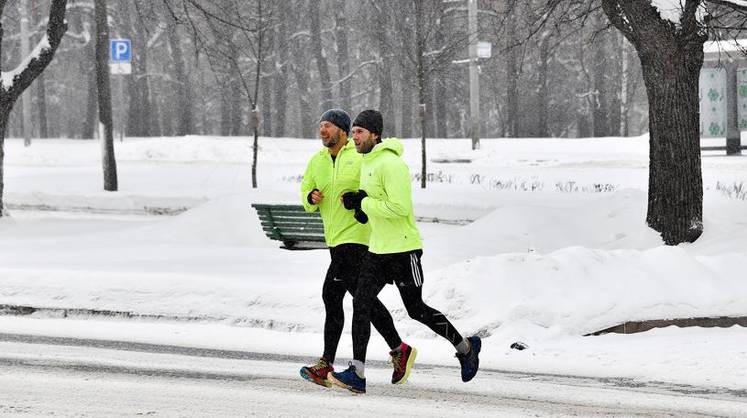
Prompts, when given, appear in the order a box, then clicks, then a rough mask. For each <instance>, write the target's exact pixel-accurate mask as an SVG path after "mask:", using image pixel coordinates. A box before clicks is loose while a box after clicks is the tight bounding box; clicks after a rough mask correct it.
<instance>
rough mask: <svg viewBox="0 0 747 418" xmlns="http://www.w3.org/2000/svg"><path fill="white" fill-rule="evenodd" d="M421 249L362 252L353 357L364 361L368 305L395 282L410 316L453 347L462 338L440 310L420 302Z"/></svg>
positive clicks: (354, 301) (370, 311) (367, 334)
mask: <svg viewBox="0 0 747 418" xmlns="http://www.w3.org/2000/svg"><path fill="white" fill-rule="evenodd" d="M422 255H423V251H422V250H415V251H408V252H404V253H395V254H373V253H370V252H368V253H366V256H365V260H364V262H363V266H362V267H361V275H360V278H359V279H358V290H357V291H356V292H355V298H353V358H354V359H356V360H360V361H366V349H367V348H368V340H369V339H370V337H371V320H372V318H373V317H372V308H373V307H374V306H375V302H376V301H378V298H377V296H378V294H379V292H381V290H382V289H383V288H384V286H385V285H386V284H391V283H393V284H395V285H396V286H397V289H398V290H399V294H400V296H401V297H402V302H403V303H404V305H405V309H407V313H408V314H409V315H410V318H412V319H415V320H417V321H420V322H421V323H423V324H425V325H426V326H428V327H429V328H430V329H432V330H433V332H435V333H436V334H438V335H440V336H442V337H444V338H446V339H447V340H448V341H449V342H450V343H451V344H452V345H454V346H456V345H457V344H459V343H460V342H461V341H462V336H461V335H460V334H459V331H457V330H456V328H454V326H453V325H452V324H451V322H449V320H448V319H446V317H445V316H444V314H442V313H441V312H439V311H437V310H435V309H433V308H431V307H430V306H428V305H426V304H425V302H423V267H422V265H421V264H420V257H421V256H422Z"/></svg>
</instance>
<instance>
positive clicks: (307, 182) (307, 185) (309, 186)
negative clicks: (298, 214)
mask: <svg viewBox="0 0 747 418" xmlns="http://www.w3.org/2000/svg"><path fill="white" fill-rule="evenodd" d="M313 163H314V159H313V158H312V159H311V160H310V161H309V163H308V164H307V165H306V171H305V172H304V173H303V179H302V180H301V204H302V205H303V208H304V210H306V212H315V211H316V210H317V209H319V205H312V204H311V203H309V201H308V199H307V198H308V196H309V193H311V191H312V190H314V189H316V188H317V187H316V181H315V180H314V175H313V174H312V173H313V171H314V170H313Z"/></svg>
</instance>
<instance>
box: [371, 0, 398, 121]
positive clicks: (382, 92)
mask: <svg viewBox="0 0 747 418" xmlns="http://www.w3.org/2000/svg"><path fill="white" fill-rule="evenodd" d="M375 13H376V22H377V25H376V30H375V34H376V35H375V37H376V48H377V53H378V54H379V65H378V70H379V71H378V78H379V80H378V81H379V110H380V111H381V115H382V116H383V118H384V121H385V123H386V125H387V126H388V128H387V131H388V132H389V133H390V134H391V135H396V132H398V131H397V126H396V120H395V111H394V88H393V87H392V65H393V63H392V58H391V52H390V50H389V46H388V42H387V33H388V28H389V26H390V24H389V15H388V14H387V13H386V10H385V6H384V5H383V4H382V5H381V6H380V7H378V8H376V11H375Z"/></svg>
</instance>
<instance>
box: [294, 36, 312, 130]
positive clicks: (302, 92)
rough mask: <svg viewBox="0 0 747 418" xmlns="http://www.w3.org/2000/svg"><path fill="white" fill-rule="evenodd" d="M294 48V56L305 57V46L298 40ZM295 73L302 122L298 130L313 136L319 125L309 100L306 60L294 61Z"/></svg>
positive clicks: (300, 120)
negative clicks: (299, 43) (315, 122)
mask: <svg viewBox="0 0 747 418" xmlns="http://www.w3.org/2000/svg"><path fill="white" fill-rule="evenodd" d="M293 49H294V54H293V55H294V56H296V57H303V51H302V49H303V48H302V47H301V46H300V45H298V43H297V42H296V44H295V45H294V48H293ZM293 73H294V74H295V76H296V87H298V110H299V113H300V114H299V119H298V120H299V123H300V124H301V128H300V129H299V130H298V131H300V132H301V136H302V137H303V138H313V137H314V131H315V130H316V128H317V125H316V124H314V116H313V115H312V108H311V102H310V100H309V95H310V91H309V73H308V68H307V67H306V66H305V65H304V60H300V61H296V62H294V64H293Z"/></svg>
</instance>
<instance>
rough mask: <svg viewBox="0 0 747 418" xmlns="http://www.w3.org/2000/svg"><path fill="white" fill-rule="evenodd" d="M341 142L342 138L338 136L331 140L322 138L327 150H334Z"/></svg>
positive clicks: (332, 137) (330, 138)
mask: <svg viewBox="0 0 747 418" xmlns="http://www.w3.org/2000/svg"><path fill="white" fill-rule="evenodd" d="M338 142H340V138H339V137H337V136H330V137H329V139H326V140H325V139H324V138H322V144H324V146H325V147H327V148H332V147H334V146H335V145H337V143H338Z"/></svg>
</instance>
